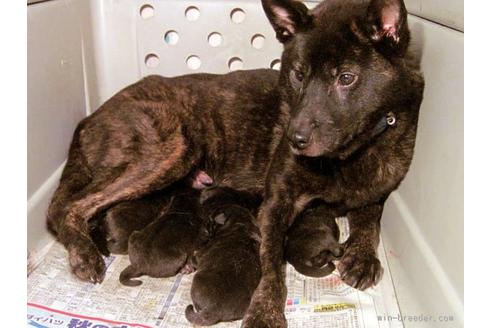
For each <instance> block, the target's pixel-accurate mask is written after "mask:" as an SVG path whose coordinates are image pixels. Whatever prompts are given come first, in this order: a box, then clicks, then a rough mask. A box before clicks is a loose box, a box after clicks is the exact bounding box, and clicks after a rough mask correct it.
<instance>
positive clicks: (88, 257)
mask: <svg viewBox="0 0 492 328" xmlns="http://www.w3.org/2000/svg"><path fill="white" fill-rule="evenodd" d="M68 261H69V263H70V268H71V269H72V272H73V273H74V274H75V275H76V276H77V277H78V278H79V279H81V280H83V281H90V282H93V283H101V282H102V281H103V279H104V273H105V271H106V265H105V263H104V260H103V259H102V257H101V255H100V253H99V251H98V249H97V247H96V245H94V243H93V242H92V241H91V240H90V239H86V238H81V239H80V241H78V242H77V243H76V244H75V243H74V244H72V245H71V246H70V247H69V249H68Z"/></svg>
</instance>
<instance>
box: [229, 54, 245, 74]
mask: <svg viewBox="0 0 492 328" xmlns="http://www.w3.org/2000/svg"><path fill="white" fill-rule="evenodd" d="M228 64H229V70H230V71H231V72H232V71H237V70H238V69H242V68H243V61H242V60H241V58H238V57H233V58H231V59H229V63H228Z"/></svg>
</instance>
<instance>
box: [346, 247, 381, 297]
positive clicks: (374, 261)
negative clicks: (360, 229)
mask: <svg viewBox="0 0 492 328" xmlns="http://www.w3.org/2000/svg"><path fill="white" fill-rule="evenodd" d="M338 271H339V272H340V277H341V278H342V280H343V281H344V282H345V283H346V284H347V285H349V286H352V287H354V288H357V289H359V290H365V289H367V288H369V287H372V286H375V285H376V284H377V283H378V282H379V281H380V280H381V277H382V276H383V267H382V266H381V262H379V260H378V258H377V257H376V254H375V252H374V251H367V250H365V249H361V248H358V247H350V246H349V247H348V248H347V249H346V250H345V254H344V255H343V257H342V259H341V260H340V263H339V264H338Z"/></svg>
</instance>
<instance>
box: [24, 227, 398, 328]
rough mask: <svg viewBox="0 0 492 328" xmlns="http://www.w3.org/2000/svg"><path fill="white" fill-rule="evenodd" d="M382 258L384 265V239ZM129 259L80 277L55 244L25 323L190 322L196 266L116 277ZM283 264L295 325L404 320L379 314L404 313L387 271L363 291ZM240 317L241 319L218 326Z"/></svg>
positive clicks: (172, 327)
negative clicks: (101, 275) (132, 283)
mask: <svg viewBox="0 0 492 328" xmlns="http://www.w3.org/2000/svg"><path fill="white" fill-rule="evenodd" d="M342 227H343V225H342ZM342 232H343V230H342ZM343 235H344V233H342V239H343V238H344V237H343ZM345 235H346V233H345ZM380 259H381V262H382V265H383V267H386V268H387V263H386V260H385V254H384V251H383V247H382V246H381V248H380ZM127 265H129V260H128V256H125V255H116V256H113V255H112V256H110V257H107V258H106V266H107V272H106V277H105V280H104V281H103V283H101V284H97V285H94V284H91V283H86V282H82V281H79V280H78V279H77V278H75V277H74V276H72V274H71V273H70V270H69V268H68V263H67V253H66V250H65V249H64V248H63V246H61V245H60V244H58V243H56V244H54V245H53V246H52V247H51V248H50V250H49V252H48V253H47V255H46V256H45V258H44V260H43V261H41V263H40V264H39V265H38V266H37V267H36V268H35V269H34V270H33V271H32V272H31V274H30V275H29V277H28V281H27V282H28V295H27V296H28V304H27V326H28V327H41V328H42V327H46V328H52V327H66V328H129V327H169V328H188V327H193V325H191V324H190V323H189V322H188V321H187V320H186V318H185V316H184V309H185V308H186V306H187V305H188V304H191V297H190V287H191V282H192V279H193V274H189V275H182V274H179V275H177V276H175V277H172V278H162V279H155V278H149V277H146V276H143V277H141V280H142V281H143V284H142V285H140V286H138V287H127V286H123V285H122V284H120V282H119V274H120V272H121V271H122V270H123V269H124V268H125V267H126V266H127ZM286 271H287V278H286V279H287V280H286V282H287V288H288V296H287V300H286V309H285V314H286V317H287V320H288V324H289V327H291V328H295V327H302V328H315V327H316V328H318V327H323V328H331V327H333V328H335V327H336V328H339V327H340V328H342V327H343V328H359V327H360V328H373V327H381V328H389V327H402V326H401V323H399V322H388V321H384V320H381V318H384V317H385V314H388V313H390V314H391V315H395V314H398V313H399V311H398V305H397V303H396V298H395V295H394V290H393V285H392V282H391V277H390V275H389V274H388V271H386V272H385V274H384V275H383V280H382V281H381V282H380V283H379V284H378V286H377V287H376V288H372V289H371V290H369V291H366V292H361V291H358V290H356V289H353V288H351V287H349V286H347V285H345V284H344V283H343V282H342V281H341V279H340V277H339V275H338V274H337V272H336V271H335V272H334V273H333V274H331V275H329V276H327V277H324V278H309V277H305V276H303V275H301V274H300V273H298V272H296V271H295V269H294V268H293V267H292V266H290V265H288V266H287V270H286ZM378 316H379V320H378ZM240 325H241V322H240V321H236V322H230V323H220V324H217V325H216V326H214V327H220V328H229V327H240Z"/></svg>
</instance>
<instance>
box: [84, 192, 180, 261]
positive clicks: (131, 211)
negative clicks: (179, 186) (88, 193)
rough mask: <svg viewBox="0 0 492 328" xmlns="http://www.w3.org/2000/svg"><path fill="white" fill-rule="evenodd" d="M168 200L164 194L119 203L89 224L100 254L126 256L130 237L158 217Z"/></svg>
mask: <svg viewBox="0 0 492 328" xmlns="http://www.w3.org/2000/svg"><path fill="white" fill-rule="evenodd" d="M170 199H171V195H170V194H169V192H168V191H166V192H157V193H154V194H152V195H150V196H148V197H144V198H141V199H136V200H134V201H128V202H122V203H119V204H118V205H116V206H113V207H112V208H110V209H109V210H108V211H106V212H105V213H103V215H101V216H99V217H97V218H95V219H93V220H92V221H93V222H91V237H92V239H93V240H94V242H95V243H96V245H97V247H98V248H99V249H100V250H101V251H102V253H103V254H105V253H107V254H109V253H112V254H128V240H129V238H130V235H131V234H132V233H133V232H134V231H138V230H141V229H143V228H145V227H146V226H147V225H148V224H150V223H151V222H153V221H154V220H155V219H156V218H158V217H159V216H161V215H162V214H163V213H164V212H165V211H166V208H167V206H168V205H169V201H170Z"/></svg>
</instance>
